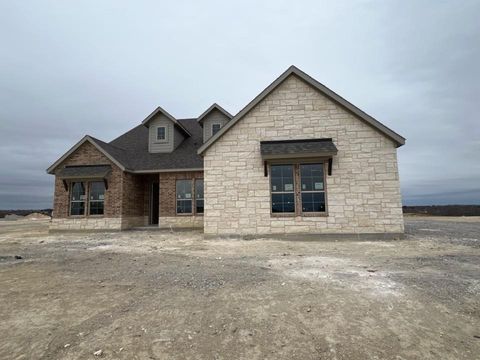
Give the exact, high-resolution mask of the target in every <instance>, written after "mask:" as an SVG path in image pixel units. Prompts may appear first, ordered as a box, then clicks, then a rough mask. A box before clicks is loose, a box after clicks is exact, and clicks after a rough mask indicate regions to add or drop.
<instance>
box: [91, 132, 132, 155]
mask: <svg viewBox="0 0 480 360" xmlns="http://www.w3.org/2000/svg"><path fill="white" fill-rule="evenodd" d="M87 136H88V137H89V138H90V139H92V140H93V141H97V142H99V143H100V144H103V145H108V146H111V147H113V148H115V149H118V150H122V151H126V150H125V149H123V148H121V147H118V146H116V145H112V144H110V143H107V142H105V141H103V140H100V139H97V138H96V137H93V136H91V135H87ZM120 136H121V135H120Z"/></svg>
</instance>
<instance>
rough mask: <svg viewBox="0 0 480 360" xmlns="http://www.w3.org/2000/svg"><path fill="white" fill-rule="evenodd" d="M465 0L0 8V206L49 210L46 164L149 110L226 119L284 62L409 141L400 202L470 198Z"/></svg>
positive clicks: (473, 26) (474, 164)
mask: <svg viewBox="0 0 480 360" xmlns="http://www.w3.org/2000/svg"><path fill="white" fill-rule="evenodd" d="M479 11H480V3H479V2H477V1H442V2H435V4H432V2H427V1H401V2H400V1H399V2H393V1H392V2H370V1H362V2H350V1H348V2H330V3H326V2H318V1H299V2H296V3H295V5H292V3H291V2H287V1H266V2H261V3H258V2H254V1H243V2H238V3H234V4H231V3H230V2H213V1H212V2H201V3H200V2H194V1H185V2H154V1H139V2H135V3H133V2H125V1H113V0H111V1H101V2H98V1H82V2H81V3H78V4H72V3H69V2H58V1H42V2H35V1H21V2H18V1H16V2H2V3H0V20H1V21H0V41H1V43H2V51H1V52H0V155H1V156H0V169H2V170H1V171H0V208H28V207H35V208H38V207H47V206H51V199H52V193H53V178H52V177H51V176H49V175H46V174H45V169H46V168H47V167H48V166H49V165H50V164H51V163H52V162H53V161H54V160H56V158H58V157H59V156H60V155H62V153H63V152H65V151H66V150H67V149H68V148H69V147H70V146H72V145H73V144H74V143H75V142H76V141H78V140H79V139H80V138H81V137H82V136H83V135H85V134H87V133H88V134H91V135H93V136H96V137H99V138H101V139H103V140H105V141H108V140H111V139H112V138H114V137H116V136H118V135H120V134H121V133H123V132H125V131H127V130H128V129H130V128H131V127H133V126H135V125H137V124H138V123H139V122H140V121H141V120H142V119H143V118H144V117H145V116H146V115H147V114H148V113H149V112H150V111H151V110H152V109H153V108H154V107H156V106H157V105H161V106H163V107H165V108H166V109H168V110H169V111H170V112H171V113H172V114H173V115H174V116H177V117H193V116H198V115H199V114H200V113H202V111H203V110H204V109H206V108H207V107H208V106H209V105H210V104H211V103H212V102H214V101H217V102H219V103H220V104H221V105H222V106H224V107H225V108H226V109H228V110H229V111H231V112H233V113H235V112H236V111H238V110H239V109H241V108H242V107H243V106H244V105H245V104H246V103H247V102H248V101H250V100H251V99H252V98H253V97H254V96H255V95H256V94H258V92H260V91H261V90H262V89H263V88H264V87H265V86H266V85H268V84H269V83H270V82H271V81H272V80H273V79H274V78H275V77H276V76H278V75H279V74H280V73H281V72H282V71H283V70H284V69H285V68H287V67H288V66H289V65H291V64H295V65H297V66H299V67H300V68H302V69H303V70H305V71H306V72H308V73H309V74H311V75H312V76H314V77H315V78H317V79H318V80H320V81H321V82H323V83H324V84H325V85H327V86H329V87H330V88H332V89H333V90H335V91H337V92H338V93H340V94H341V95H342V96H344V97H345V98H347V99H348V100H350V101H352V102H353V103H354V104H356V105H358V106H359V107H360V108H362V109H364V110H365V111H367V112H368V113H370V114H371V115H373V116H375V117H376V118H378V119H379V120H380V121H382V122H384V123H385V124H386V125H387V126H390V127H392V128H393V129H395V130H396V131H397V132H399V133H400V134H402V135H404V136H405V137H406V138H407V145H406V146H404V147H402V148H400V149H399V161H400V176H401V181H402V193H403V197H404V202H405V203H407V204H433V203H480V185H479V184H478V183H479V182H478V179H479V178H480V161H479V160H478V155H477V154H478V153H479V152H480V140H479V139H480V126H479V120H478V116H477V115H476V113H477V111H476V105H477V102H478V97H479V94H480V70H479V69H478V66H477V64H478V62H479V60H480V47H479V46H478V38H480V27H478V25H477V19H476V14H478V13H479Z"/></svg>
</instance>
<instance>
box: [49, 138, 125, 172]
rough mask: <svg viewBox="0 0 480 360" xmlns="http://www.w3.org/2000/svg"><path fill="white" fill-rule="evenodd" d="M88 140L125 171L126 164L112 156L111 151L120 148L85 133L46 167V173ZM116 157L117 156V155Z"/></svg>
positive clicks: (118, 150) (52, 170)
mask: <svg viewBox="0 0 480 360" xmlns="http://www.w3.org/2000/svg"><path fill="white" fill-rule="evenodd" d="M86 142H89V143H90V144H92V145H93V146H95V148H96V149H97V150H98V151H100V152H101V153H102V154H103V155H105V156H106V157H107V158H108V159H109V160H111V161H112V162H113V163H114V164H115V165H117V166H118V167H119V168H120V169H121V170H123V171H125V170H126V166H125V164H123V163H121V162H120V161H119V160H118V159H117V158H115V157H114V156H112V154H111V153H112V152H115V151H117V152H122V151H123V150H122V149H118V148H115V147H114V146H112V145H110V144H107V143H104V142H103V141H100V140H98V139H95V138H93V137H91V136H89V135H85V136H84V137H83V138H82V139H81V140H80V141H79V142H77V143H76V144H75V145H73V146H72V147H71V148H70V150H68V151H67V152H66V153H65V154H64V155H63V156H62V157H61V158H60V159H58V160H57V161H55V162H54V163H53V164H52V165H51V166H50V167H49V168H48V169H47V173H48V174H53V172H54V170H55V169H56V168H57V167H58V166H59V165H60V164H61V163H62V162H63V161H64V160H66V159H67V158H68V157H69V156H70V155H72V154H73V153H74V152H75V151H76V150H77V149H78V148H79V147H80V146H82V145H83V144H84V143H86ZM117 157H118V156H117Z"/></svg>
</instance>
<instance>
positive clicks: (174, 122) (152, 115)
mask: <svg viewBox="0 0 480 360" xmlns="http://www.w3.org/2000/svg"><path fill="white" fill-rule="evenodd" d="M158 114H163V115H165V117H166V118H167V119H169V120H170V121H172V122H173V124H174V125H175V126H176V127H177V128H178V129H180V131H182V132H183V133H184V134H185V135H187V136H192V134H190V133H189V132H188V130H187V129H186V128H185V127H184V126H183V125H182V124H181V123H180V122H179V121H177V119H175V118H174V117H173V116H172V115H170V114H169V113H168V112H167V111H166V110H164V109H162V108H161V107H160V106H158V107H157V108H156V109H155V110H153V112H152V113H151V114H150V115H148V116H147V117H146V118H145V120H143V121H142V125H145V126H146V127H148V123H149V122H150V121H151V120H153V119H154V118H155V117H156V116H157V115H158Z"/></svg>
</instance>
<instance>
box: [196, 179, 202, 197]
mask: <svg viewBox="0 0 480 360" xmlns="http://www.w3.org/2000/svg"><path fill="white" fill-rule="evenodd" d="M195 198H196V199H203V180H195Z"/></svg>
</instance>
